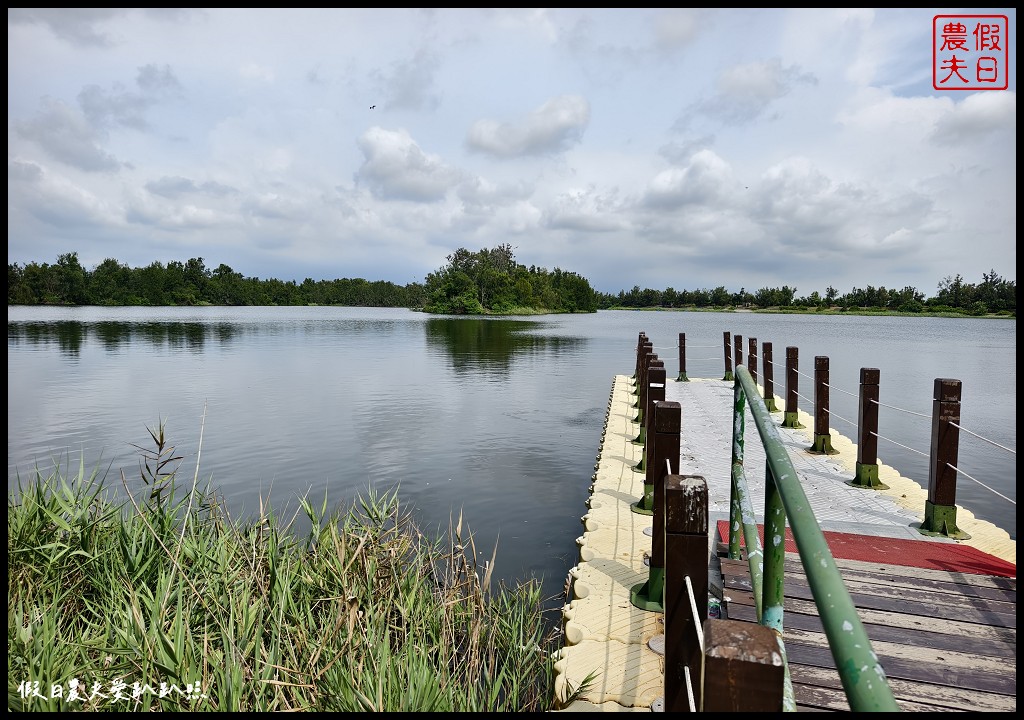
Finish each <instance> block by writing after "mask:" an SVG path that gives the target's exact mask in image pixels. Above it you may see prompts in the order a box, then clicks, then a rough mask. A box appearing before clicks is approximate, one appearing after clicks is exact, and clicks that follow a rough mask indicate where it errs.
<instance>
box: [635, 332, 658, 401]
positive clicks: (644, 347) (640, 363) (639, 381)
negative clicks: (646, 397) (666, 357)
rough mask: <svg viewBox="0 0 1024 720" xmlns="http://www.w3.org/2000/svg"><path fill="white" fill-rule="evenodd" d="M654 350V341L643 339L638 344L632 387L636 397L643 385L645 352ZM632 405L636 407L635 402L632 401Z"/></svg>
mask: <svg viewBox="0 0 1024 720" xmlns="http://www.w3.org/2000/svg"><path fill="white" fill-rule="evenodd" d="M653 352H654V343H652V342H651V341H650V340H644V342H643V344H641V345H640V350H639V351H638V352H637V355H636V385H635V386H634V387H633V394H634V395H636V396H637V397H639V396H640V388H641V387H642V386H643V376H644V364H645V363H646V362H647V361H646V358H647V354H648V353H653ZM633 407H637V404H636V403H633Z"/></svg>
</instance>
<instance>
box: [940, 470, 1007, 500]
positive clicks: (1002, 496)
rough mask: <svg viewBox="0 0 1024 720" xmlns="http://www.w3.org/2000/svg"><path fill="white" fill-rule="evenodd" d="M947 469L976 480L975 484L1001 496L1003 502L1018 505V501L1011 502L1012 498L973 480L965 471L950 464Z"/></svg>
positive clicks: (979, 481)
mask: <svg viewBox="0 0 1024 720" xmlns="http://www.w3.org/2000/svg"><path fill="white" fill-rule="evenodd" d="M946 467H949V468H952V469H953V470H955V471H956V472H958V473H960V474H961V475H963V476H964V477H966V478H969V479H971V480H974V482H976V483H978V484H979V485H981V486H982V487H983V488H985V489H986V490H988V491H989V492H992V493H994V494H996V495H998V496H999V497H1001V498H1002V499H1003V500H1006V501H1008V502H1010V503H1013V504H1014V505H1016V504H1017V501H1016V500H1010V498H1008V497H1006V496H1005V495H1003V494H1002V493H1001V492H999V491H998V490H993V489H992V488H990V487H989V486H988V485H986V484H985V483H983V482H982V481H981V480H978V479H977V478H973V477H971V476H970V475H968V474H967V473H965V472H964V471H963V470H961V469H960V468H958V467H956V466H955V465H950V464H949V463H946Z"/></svg>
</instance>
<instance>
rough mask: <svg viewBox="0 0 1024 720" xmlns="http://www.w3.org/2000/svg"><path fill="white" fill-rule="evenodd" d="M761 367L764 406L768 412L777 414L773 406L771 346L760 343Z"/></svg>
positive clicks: (776, 407) (776, 409)
mask: <svg viewBox="0 0 1024 720" xmlns="http://www.w3.org/2000/svg"><path fill="white" fill-rule="evenodd" d="M761 366H762V367H763V368H764V404H765V407H767V408H768V412H778V411H779V408H778V406H777V405H776V404H775V366H774V365H773V363H772V344H771V343H770V342H763V343H761Z"/></svg>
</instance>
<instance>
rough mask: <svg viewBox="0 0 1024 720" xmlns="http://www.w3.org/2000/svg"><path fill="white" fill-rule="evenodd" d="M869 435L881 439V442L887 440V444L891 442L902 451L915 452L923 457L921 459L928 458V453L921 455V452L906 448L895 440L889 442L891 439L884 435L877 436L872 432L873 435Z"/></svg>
mask: <svg viewBox="0 0 1024 720" xmlns="http://www.w3.org/2000/svg"><path fill="white" fill-rule="evenodd" d="M871 434H872V435H874V436H875V437H876V438H880V439H882V440H887V441H888V442H891V443H892V444H893V445H899V446H900V447H901V448H903V449H904V450H909V451H910V452H916V453H917V454H918V455H921V456H923V457H929V455H928V453H923V452H921V451H920V450H915V449H914V448H912V447H907V446H906V445H904V444H902V443H898V442H896V441H895V440H891V439H889V438H887V437H885V436H884V435H879V434H878V433H876V432H873V433H871Z"/></svg>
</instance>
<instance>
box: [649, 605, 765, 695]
mask: <svg viewBox="0 0 1024 720" xmlns="http://www.w3.org/2000/svg"><path fill="white" fill-rule="evenodd" d="M779 642H780V639H779V637H778V635H776V634H775V632H774V631H773V630H771V629H770V628H767V627H765V626H764V625H758V624H756V623H748V622H741V621H739V620H716V619H710V620H708V621H707V622H705V623H704V677H703V686H704V689H703V693H704V694H703V697H704V706H703V708H699V709H701V710H703V712H776V713H781V712H782V709H783V696H784V686H785V667H784V665H783V658H782V650H781V648H780V647H779ZM665 647H666V651H667V649H668V638H667V637H666V642H665ZM667 666H668V662H667V652H666V667H667ZM666 683H667V681H666ZM665 699H666V701H667V700H668V695H667V694H666V696H665ZM666 709H667V708H666Z"/></svg>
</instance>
